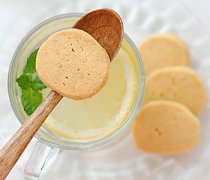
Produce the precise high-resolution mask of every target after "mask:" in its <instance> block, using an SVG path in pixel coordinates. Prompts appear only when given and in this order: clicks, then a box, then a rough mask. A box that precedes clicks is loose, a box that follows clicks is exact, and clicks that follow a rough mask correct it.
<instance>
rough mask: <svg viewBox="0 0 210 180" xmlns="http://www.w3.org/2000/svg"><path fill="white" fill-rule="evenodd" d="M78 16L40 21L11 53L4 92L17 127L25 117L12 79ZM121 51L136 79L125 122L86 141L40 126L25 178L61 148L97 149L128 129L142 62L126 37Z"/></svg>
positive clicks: (139, 91)
mask: <svg viewBox="0 0 210 180" xmlns="http://www.w3.org/2000/svg"><path fill="white" fill-rule="evenodd" d="M82 15H83V14H79V13H76V14H75V13H74V14H72V13H71V14H63V15H59V16H55V17H52V18H50V19H47V20H45V21H43V22H42V23H40V24H39V25H37V26H36V27H34V28H33V29H32V30H31V31H30V32H29V33H28V34H27V35H26V37H25V38H24V39H23V40H22V42H21V43H20V45H19V46H18V48H17V50H16V51H15V53H14V56H13V59H12V61H11V64H10V69H9V75H8V93H9V98H10V103H11V106H12V108H13V111H14V113H15V115H16V117H17V118H18V120H19V121H20V123H21V124H23V123H24V121H25V120H26V119H27V116H26V114H25V112H24V110H23V108H22V105H21V101H20V92H19V91H20V89H19V88H18V86H17V83H16V78H17V77H19V76H20V75H21V74H22V71H23V68H24V66H25V63H26V60H27V57H28V55H29V54H30V53H31V52H32V51H33V50H35V49H36V48H38V47H39V46H40V45H41V44H42V43H43V41H45V40H46V39H47V38H48V37H49V35H51V34H52V33H54V32H56V31H59V30H62V29H67V28H71V27H72V25H73V24H74V23H75V22H76V21H77V20H78V19H79V18H80V17H81V16H82ZM121 49H123V50H124V51H125V52H126V53H127V56H126V57H127V58H129V59H130V60H131V61H132V63H133V66H134V76H135V79H136V92H135V97H134V101H133V104H132V108H131V110H130V112H129V114H128V116H127V119H126V120H125V121H124V123H122V125H121V126H120V127H118V128H117V129H116V130H114V131H113V132H112V133H110V134H109V135H107V136H106V137H103V138H101V139H97V140H91V141H88V142H79V141H73V140H71V139H65V138H63V137H59V136H55V134H53V133H51V132H49V131H48V130H47V129H46V128H44V127H41V128H40V130H39V131H38V132H37V134H36V135H35V137H36V138H37V139H38V143H37V145H36V147H35V149H34V151H33V154H32V156H31V158H30V160H29V161H28V164H27V165H26V168H25V175H26V176H27V177H30V178H31V177H33V178H35V177H39V176H40V173H41V170H42V168H43V165H44V164H45V162H46V160H48V159H49V156H50V157H52V156H55V155H56V154H57V153H58V152H59V151H60V150H61V149H66V150H81V149H89V148H96V147H99V148H100V147H101V146H102V145H103V146H105V145H106V144H109V143H111V142H112V143H113V142H116V141H114V140H117V139H118V138H122V136H123V135H124V134H125V133H126V130H128V128H129V127H130V125H131V123H132V122H133V120H134V118H135V116H136V114H137V112H138V111H139V109H140V106H141V104H142V100H143V94H144V84H145V76H144V68H143V63H142V59H141V57H140V54H139V52H138V49H137V48H136V46H135V44H134V43H133V42H132V40H131V39H130V38H129V37H128V35H127V34H125V36H124V40H123V44H122V47H121Z"/></svg>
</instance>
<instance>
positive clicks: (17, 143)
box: [0, 91, 63, 179]
mask: <svg viewBox="0 0 210 180" xmlns="http://www.w3.org/2000/svg"><path fill="white" fill-rule="evenodd" d="M62 97H63V96H61V95H59V94H58V93H56V92H55V91H51V92H50V93H49V95H48V96H47V97H46V98H45V100H44V101H43V102H42V104H41V105H40V106H39V107H38V108H37V109H36V111H35V112H34V113H33V114H32V115H31V117H29V118H28V120H27V121H26V122H25V124H23V126H21V127H20V129H19V130H18V131H17V132H16V133H15V135H14V136H13V137H12V138H11V139H10V140H9V141H8V142H7V143H6V145H5V146H4V147H3V148H2V149H1V150H0V179H5V178H6V176H7V175H8V174H9V172H10V170H11V169H12V168H13V166H14V165H15V163H16V162H17V160H18V159H19V157H20V156H21V154H22V153H23V151H24V150H25V148H26V146H27V145H28V143H29V142H30V141H31V139H32V138H33V136H34V135H35V133H36V132H37V131H38V129H39V128H40V126H41V125H42V123H43V122H44V121H45V119H46V118H47V117H48V115H49V114H50V113H51V111H52V110H53V109H54V108H55V106H56V105H57V104H58V103H59V101H60V100H61V99H62Z"/></svg>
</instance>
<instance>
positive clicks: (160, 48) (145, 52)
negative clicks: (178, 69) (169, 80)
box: [139, 34, 190, 75]
mask: <svg viewBox="0 0 210 180" xmlns="http://www.w3.org/2000/svg"><path fill="white" fill-rule="evenodd" d="M139 51H140V54H141V56H142V59H143V62H144V67H145V73H146V75H149V74H151V73H152V72H153V71H155V70H157V69H160V68H163V67H168V66H177V65H178V66H187V65H189V64H190V57H189V53H188V49H187V47H186V45H185V44H184V43H183V42H182V41H181V40H180V39H179V38H178V37H176V36H174V35H171V34H157V35H154V36H151V37H150V38H148V39H147V40H145V41H144V42H143V43H142V44H141V46H140V47H139Z"/></svg>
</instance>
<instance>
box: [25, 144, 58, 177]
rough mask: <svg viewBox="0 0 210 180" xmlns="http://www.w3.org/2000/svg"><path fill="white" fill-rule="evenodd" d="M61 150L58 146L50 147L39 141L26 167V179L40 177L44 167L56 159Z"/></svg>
mask: <svg viewBox="0 0 210 180" xmlns="http://www.w3.org/2000/svg"><path fill="white" fill-rule="evenodd" d="M60 151H61V150H60V149H58V148H55V147H49V146H47V145H45V144H43V143H41V142H38V141H37V143H36V145H35V148H34V150H33V152H32V154H31V156H30V158H29V160H28V162H27V164H26V166H25V169H24V177H25V179H33V180H36V179H39V177H40V175H41V173H42V171H43V169H44V168H45V167H46V166H49V165H50V164H51V162H52V161H54V160H55V159H56V157H57V156H58V155H59V153H60Z"/></svg>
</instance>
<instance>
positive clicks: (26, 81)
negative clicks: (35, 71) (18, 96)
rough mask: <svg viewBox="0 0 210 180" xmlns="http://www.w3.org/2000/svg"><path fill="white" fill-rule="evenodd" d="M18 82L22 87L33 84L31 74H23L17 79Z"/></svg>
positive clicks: (25, 87)
mask: <svg viewBox="0 0 210 180" xmlns="http://www.w3.org/2000/svg"><path fill="white" fill-rule="evenodd" d="M16 82H17V83H18V86H20V88H21V89H28V88H29V87H30V85H31V76H29V75H25V74H23V75H21V76H20V77H19V78H17V79H16Z"/></svg>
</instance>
